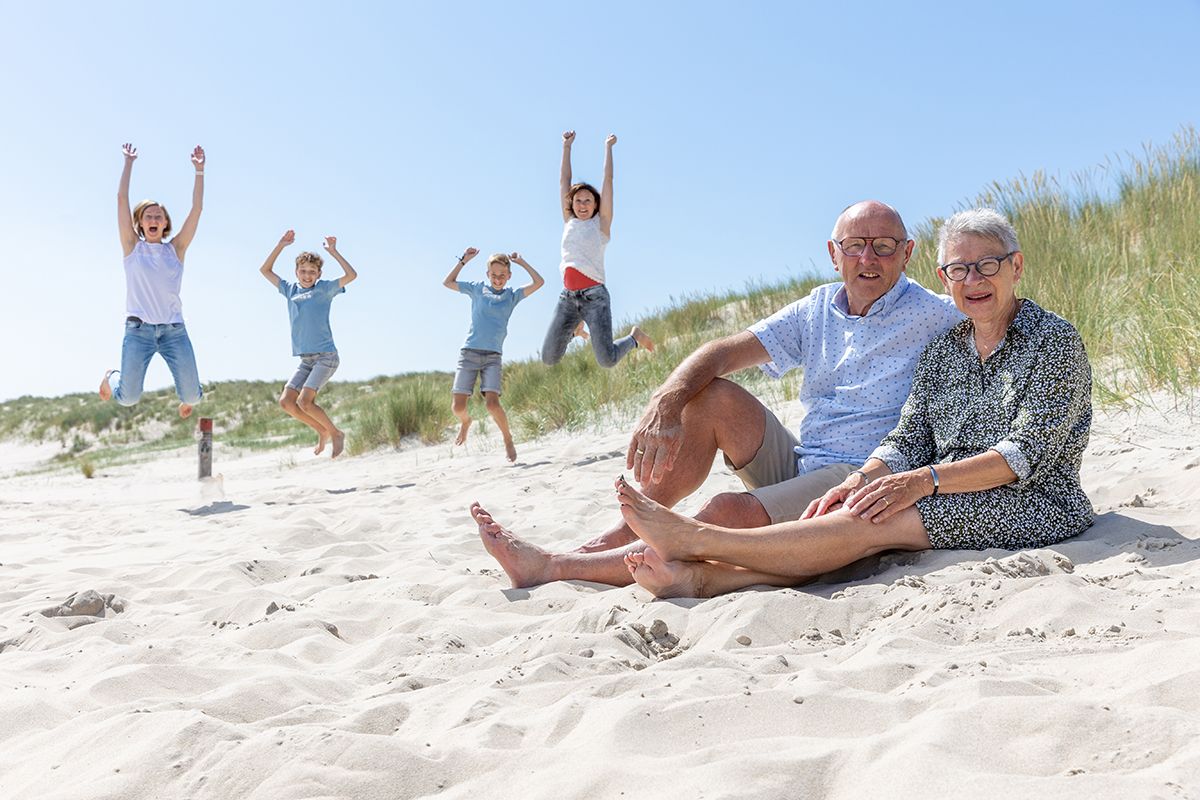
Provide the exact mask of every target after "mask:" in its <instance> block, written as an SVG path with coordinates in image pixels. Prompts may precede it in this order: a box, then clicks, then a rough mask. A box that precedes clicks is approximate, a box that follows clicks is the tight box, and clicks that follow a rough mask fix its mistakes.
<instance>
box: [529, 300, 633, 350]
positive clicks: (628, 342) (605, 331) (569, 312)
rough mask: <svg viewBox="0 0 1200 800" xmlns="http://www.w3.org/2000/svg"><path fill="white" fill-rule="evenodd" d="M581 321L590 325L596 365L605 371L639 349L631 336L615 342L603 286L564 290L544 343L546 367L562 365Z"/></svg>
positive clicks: (608, 303)
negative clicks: (630, 352)
mask: <svg viewBox="0 0 1200 800" xmlns="http://www.w3.org/2000/svg"><path fill="white" fill-rule="evenodd" d="M579 320H583V321H584V322H586V323H587V327H588V335H589V336H591V339H592V350H593V351H594V352H595V353H596V363H597V364H599V365H600V366H602V367H605V368H607V367H612V366H614V365H615V364H616V363H617V362H618V361H620V360H621V359H622V358H624V357H625V355H626V354H627V353H628V352H629V351H630V350H632V349H633V348H635V347H637V342H635V341H634V340H633V337H632V336H622V337H621V338H620V339H617V340H616V341H615V342H614V341H613V335H612V303H611V301H610V299H609V296H608V289H607V288H606V287H605V286H604V284H600V285H599V286H589V287H588V288H586V289H579V290H576V291H571V290H569V289H563V291H562V294H560V295H559V296H558V307H557V308H555V309H554V319H552V320H551V321H550V330H548V331H546V340H545V341H544V342H542V361H543V362H544V363H546V364H547V365H549V366H553V365H555V364H557V363H558V362H559V361H562V357H563V354H564V353H566V352H567V345H569V344H570V343H571V337H572V336H574V335H575V326H577V325H578V324H579Z"/></svg>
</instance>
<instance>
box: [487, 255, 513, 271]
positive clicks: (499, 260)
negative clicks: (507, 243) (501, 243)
mask: <svg viewBox="0 0 1200 800" xmlns="http://www.w3.org/2000/svg"><path fill="white" fill-rule="evenodd" d="M492 264H503V265H504V268H505V269H506V270H508V271H509V272H512V259H511V258H509V257H508V256H506V255H505V254H504V253H492V254H491V255H490V256H488V262H487V265H488V266H489V267H490V266H491V265H492Z"/></svg>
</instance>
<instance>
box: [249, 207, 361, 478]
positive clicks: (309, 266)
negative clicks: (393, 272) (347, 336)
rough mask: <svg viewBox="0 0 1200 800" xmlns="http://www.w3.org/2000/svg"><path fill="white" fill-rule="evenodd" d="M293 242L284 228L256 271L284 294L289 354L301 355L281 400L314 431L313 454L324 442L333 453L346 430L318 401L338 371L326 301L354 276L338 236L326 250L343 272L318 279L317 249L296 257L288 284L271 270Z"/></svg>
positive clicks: (341, 444) (329, 239)
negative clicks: (289, 330)
mask: <svg viewBox="0 0 1200 800" xmlns="http://www.w3.org/2000/svg"><path fill="white" fill-rule="evenodd" d="M294 241H296V232H295V231H288V232H287V233H285V234H284V235H283V236H282V237H281V238H280V239H279V244H277V245H275V249H274V250H272V251H271V255H269V256H267V260H266V261H264V262H263V265H262V267H261V268H259V272H261V273H262V276H263V277H264V278H266V279H267V280H269V281H270V282H271V283H272V284H274V285H275V288H277V289H278V290H279V293H280V294H281V295H283V296H284V297H286V298H287V304H288V319H289V320H290V321H291V324H292V355H294V356H300V367H299V369H297V370H296V374H295V375H293V376H292V379H291V380H290V381H288V382H287V385H286V386H284V387H283V394H281V395H280V396H279V405H280V406H282V407H283V410H284V411H286V412H287V413H288V414H290V415H291V416H293V417H295V418H296V419H298V420H300V421H301V422H303V423H304V424H305V425H307V426H308V427H310V428H312V429H313V430H314V431H316V432H317V436H318V437H319V438H318V439H317V446H316V448H315V449H314V450H313V453H314V454H316V455H320V454H321V452H322V451H323V450H324V449H325V445H326V444H327V443H332V445H333V457H334V458H337V457H338V456H339V455H341V453H342V448H344V447H345V446H346V435H345V434H344V433H342V431H341V430H339V429H338V427H337V426H336V425H334V424H333V420H331V419H330V418H329V415H328V414H326V413H325V410H324V409H323V408H321V407H320V406H319V405H317V392H319V391H321V387H322V386H324V385H325V384H326V382H327V381H328V380H329V379H330V378H331V377H333V373H334V372H335V371H337V368H338V364H339V363H340V361H339V359H338V353H337V347H336V346H335V345H334V343H333V331H331V330H330V329H329V305H330V304H331V303H332V302H333V297H334V295H338V294H341V293H342V292H344V291H346V284H347V283H349V282H350V281H352V280H354V279H355V278H357V277H358V273H357V272H355V271H354V267H352V266H350V262H349V261H347V260H346V259H344V258H342V254H341V253H339V252H338V251H337V237H336V236H326V237H325V251H326V252H328V253H329V255H331V256H333V257H334V258H335V259H337V262H338V263H339V264H341V265H342V270H343V273H344V274H343V275H342V277H340V278H338V279H337V280H336V281H323V280H321V266H322V265H323V264H324V263H325V261H324V259H322V258H321V257H320V256H319V255H317V254H316V253H309V252H304V253H301V254H300V255H298V256H296V282H295V283H288V282H287V281H285V280H283V279H282V278H280V277H279V276H278V275H276V274H275V259H277V258H279V254H280V253H282V252H283V248H285V247H287V246H288V245H290V244H291V243H292V242H294Z"/></svg>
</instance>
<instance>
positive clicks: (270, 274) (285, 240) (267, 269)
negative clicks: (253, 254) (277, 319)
mask: <svg viewBox="0 0 1200 800" xmlns="http://www.w3.org/2000/svg"><path fill="white" fill-rule="evenodd" d="M294 241H296V232H295V231H293V230H289V231H288V232H287V233H285V234H284V235H283V236H280V237H279V244H277V245H275V249H274V250H272V251H271V255H269V256H267V260H266V261H264V262H263V265H262V266H261V267H259V268H258V271H259V272H260V273H262V276H263V277H264V278H266V279H267V280H268V281H270V282H271V285H272V286H274V287H275V288H277V289H278V288H279V276H278V275H276V274H275V259H277V258H279V254H280V253H282V252H283V248H285V247H287V246H288V245H289V244H291V243H292V242H294Z"/></svg>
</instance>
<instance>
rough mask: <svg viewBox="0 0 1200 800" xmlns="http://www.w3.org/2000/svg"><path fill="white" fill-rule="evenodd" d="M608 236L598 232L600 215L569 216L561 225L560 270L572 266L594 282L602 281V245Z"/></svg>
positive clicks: (562, 270)
mask: <svg viewBox="0 0 1200 800" xmlns="http://www.w3.org/2000/svg"><path fill="white" fill-rule="evenodd" d="M610 238H611V237H609V236H608V235H607V234H605V233H601V232H600V215H599V214H594V215H593V216H591V217H589V218H588V219H579V218H578V217H571V218H570V219H569V220H567V224H566V225H564V226H563V235H562V263H561V264H559V265H558V269H559V271H560V272H566V270H567V267H574V268H575V269H576V270H578V271H579V272H582V273H583V274H584V275H586V276H587V277H589V278H591V279H592V280H594V281H595V282H596V283H604V247H605V245H607V244H608V240H609V239H610Z"/></svg>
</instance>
